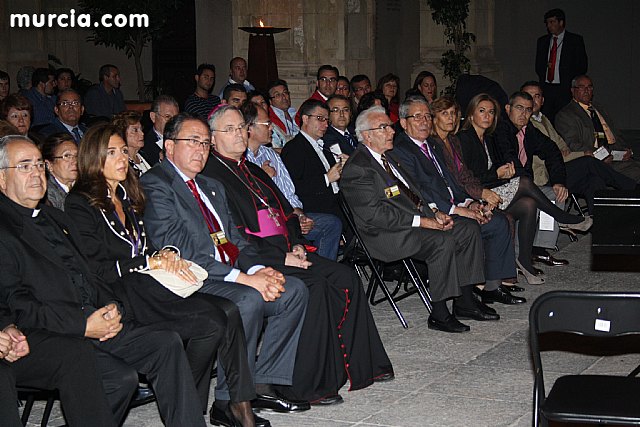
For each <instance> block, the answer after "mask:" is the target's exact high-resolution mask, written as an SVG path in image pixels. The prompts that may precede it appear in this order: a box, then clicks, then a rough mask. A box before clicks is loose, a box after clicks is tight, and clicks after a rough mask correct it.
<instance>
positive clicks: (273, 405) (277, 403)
mask: <svg viewBox="0 0 640 427" xmlns="http://www.w3.org/2000/svg"><path fill="white" fill-rule="evenodd" d="M251 407H252V408H253V409H254V410H255V411H257V412H260V411H273V412H300V411H308V410H309V409H311V406H310V405H309V402H307V401H306V400H288V399H285V398H284V397H282V396H280V394H279V393H274V395H268V394H258V395H257V397H256V398H255V399H253V400H252V401H251Z"/></svg>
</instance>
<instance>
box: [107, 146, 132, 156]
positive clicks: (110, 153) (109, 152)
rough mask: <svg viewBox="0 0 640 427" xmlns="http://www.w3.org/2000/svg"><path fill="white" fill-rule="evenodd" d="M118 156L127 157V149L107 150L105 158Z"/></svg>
mask: <svg viewBox="0 0 640 427" xmlns="http://www.w3.org/2000/svg"><path fill="white" fill-rule="evenodd" d="M118 154H124V155H125V156H129V147H122V148H121V149H120V150H118V149H117V148H107V157H111V158H113V157H116V156H117V155H118Z"/></svg>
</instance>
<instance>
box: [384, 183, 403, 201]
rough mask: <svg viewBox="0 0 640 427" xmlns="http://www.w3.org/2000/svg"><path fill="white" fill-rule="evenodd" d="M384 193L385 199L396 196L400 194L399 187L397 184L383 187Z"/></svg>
mask: <svg viewBox="0 0 640 427" xmlns="http://www.w3.org/2000/svg"><path fill="white" fill-rule="evenodd" d="M384 194H385V196H387V199H390V198H392V197H395V196H398V195H399V194H400V189H399V188H398V186H397V185H392V186H391V187H387V188H385V189H384Z"/></svg>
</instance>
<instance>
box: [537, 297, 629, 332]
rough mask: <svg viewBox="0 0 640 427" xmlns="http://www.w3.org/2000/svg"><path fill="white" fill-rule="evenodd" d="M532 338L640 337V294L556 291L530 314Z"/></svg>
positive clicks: (540, 301) (542, 300)
mask: <svg viewBox="0 0 640 427" xmlns="http://www.w3.org/2000/svg"><path fill="white" fill-rule="evenodd" d="M529 327H530V331H531V336H532V337H533V335H534V334H535V335H537V334H541V333H545V332H569V333H575V334H579V335H584V336H594V337H614V336H620V335H626V334H632V333H640V293H619V292H567V291H553V292H548V293H545V294H543V295H541V296H540V297H539V298H538V299H536V301H535V302H534V303H533V305H532V306H531V311H530V312H529Z"/></svg>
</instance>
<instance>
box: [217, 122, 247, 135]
mask: <svg viewBox="0 0 640 427" xmlns="http://www.w3.org/2000/svg"><path fill="white" fill-rule="evenodd" d="M247 127H248V125H247V124H246V123H240V124H239V125H238V126H233V125H229V126H225V127H223V128H222V129H212V132H224V133H236V132H240V133H242V132H246V131H247Z"/></svg>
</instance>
